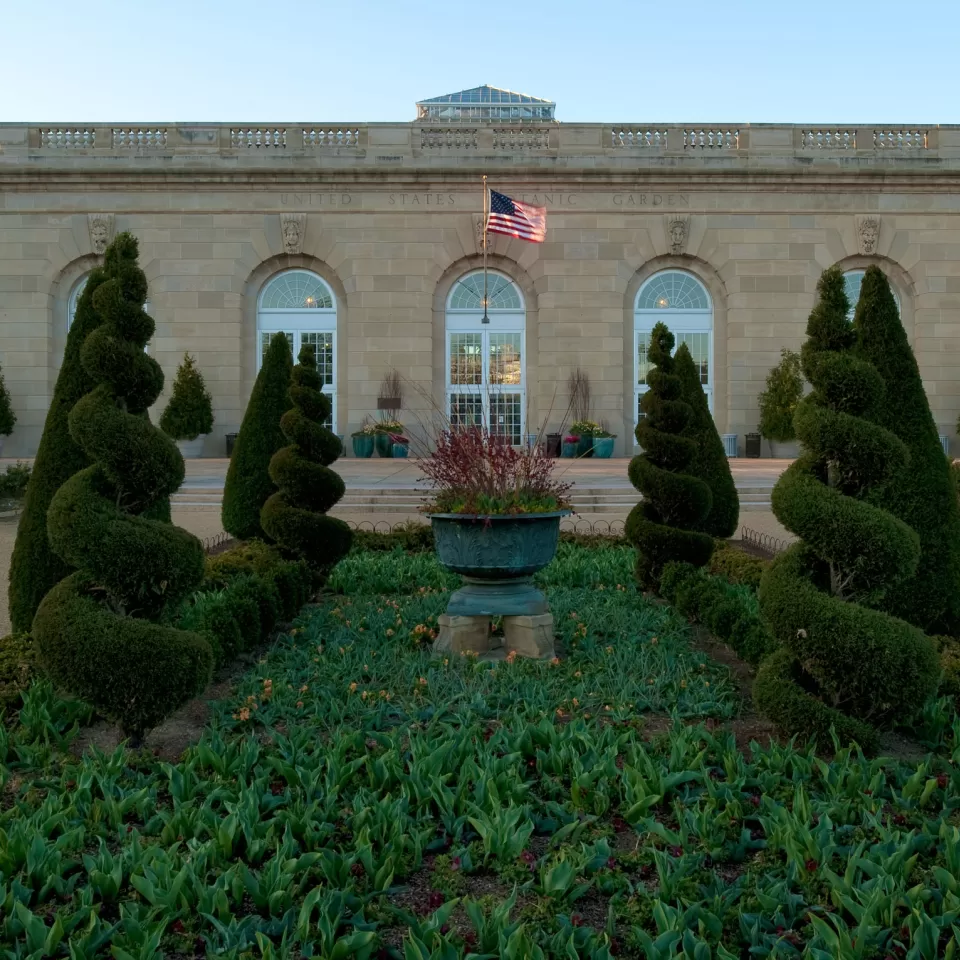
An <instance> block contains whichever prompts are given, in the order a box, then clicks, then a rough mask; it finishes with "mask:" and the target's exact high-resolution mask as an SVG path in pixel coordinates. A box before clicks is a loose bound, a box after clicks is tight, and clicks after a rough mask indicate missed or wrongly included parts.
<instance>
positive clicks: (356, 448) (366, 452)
mask: <svg viewBox="0 0 960 960" xmlns="http://www.w3.org/2000/svg"><path fill="white" fill-rule="evenodd" d="M351 440H352V441H353V455H354V456H355V457H364V458H366V457H372V456H373V434H372V433H362V434H360V436H358V437H351Z"/></svg>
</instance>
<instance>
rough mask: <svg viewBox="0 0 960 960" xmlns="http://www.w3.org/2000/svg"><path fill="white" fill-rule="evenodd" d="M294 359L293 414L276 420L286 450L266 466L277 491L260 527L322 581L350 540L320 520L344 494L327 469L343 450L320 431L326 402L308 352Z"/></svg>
mask: <svg viewBox="0 0 960 960" xmlns="http://www.w3.org/2000/svg"><path fill="white" fill-rule="evenodd" d="M298 359H299V363H298V364H297V366H295V367H294V368H293V375H292V378H291V380H292V382H291V386H290V394H289V395H290V400H291V402H292V403H293V408H292V409H291V410H288V411H287V412H286V413H285V414H284V415H283V417H282V418H281V419H280V429H281V430H283V434H284V436H285V437H286V438H287V439H288V440H289V441H290V445H289V446H286V447H282V448H281V449H280V450H278V451H277V452H276V453H275V454H274V455H273V459H272V460H271V461H270V479H271V480H273V482H274V483H275V484H276V485H277V487H278V488H279V489H278V491H277V492H276V493H275V494H273V495H272V496H271V497H270V499H269V500H267V502H266V503H265V504H264V505H263V509H262V510H261V511H260V524H261V526H262V527H263V529H264V530H265V531H266V532H267V533H268V534H269V536H271V537H272V538H273V539H274V540H276V542H277V543H278V544H279V545H280V547H281V548H282V549H284V550H285V551H288V552H289V553H292V554H293V555H294V556H296V557H298V558H299V559H301V560H303V561H305V562H306V563H307V564H308V565H309V566H310V568H311V569H312V570H313V571H314V572H315V573H316V574H317V575H318V577H322V576H324V575H325V574H326V573H327V572H329V571H330V570H331V569H332V568H333V566H334V565H335V564H336V563H337V561H338V560H339V559H340V558H341V557H343V556H345V555H346V554H347V553H348V552H349V550H350V543H351V540H352V537H353V534H352V533H351V531H350V528H349V527H348V526H347V524H346V523H344V522H343V521H342V520H338V519H336V518H335V517H328V516H326V512H327V511H328V510H329V509H330V508H331V507H332V506H333V505H334V504H335V503H336V502H337V501H338V500H339V499H340V498H341V497H342V496H343V494H344V490H345V487H344V483H343V480H341V479H340V477H339V476H338V475H337V474H336V473H334V471H333V470H331V469H330V467H329V465H330V464H331V463H333V462H334V461H335V460H336V459H337V458H338V457H339V456H340V454H341V453H342V452H343V446H342V444H341V443H340V440H339V438H338V437H337V436H336V435H335V434H333V433H331V432H330V431H329V430H328V429H327V428H326V427H325V426H323V423H324V421H325V420H326V419H327V417H329V416H330V398H329V397H328V396H326V394H324V393H323V391H322V389H321V387H322V381H321V379H320V374H319V373H317V359H316V353H315V351H314V349H313V348H312V347H310V346H304V347H303V348H302V349H301V350H300V356H299V358H298Z"/></svg>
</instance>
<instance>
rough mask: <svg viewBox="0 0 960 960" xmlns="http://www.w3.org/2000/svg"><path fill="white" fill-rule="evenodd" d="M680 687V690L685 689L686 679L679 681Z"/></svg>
mask: <svg viewBox="0 0 960 960" xmlns="http://www.w3.org/2000/svg"><path fill="white" fill-rule="evenodd" d="M680 689H681V690H686V689H687V681H686V680H681V681H680Z"/></svg>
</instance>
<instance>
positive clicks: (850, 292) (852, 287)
mask: <svg viewBox="0 0 960 960" xmlns="http://www.w3.org/2000/svg"><path fill="white" fill-rule="evenodd" d="M865 273H866V270H849V271H848V272H847V273H845V274H844V275H843V286H844V288H845V289H846V291H847V299H848V300H849V301H850V312H849V313H848V314H847V319H849V320H852V319H853V315H854V314H855V313H856V312H857V303H858V302H859V301H860V287H861V286H862V285H863V275H864V274H865ZM890 292H891V293H892V294H893V299H894V300H896V302H897V313H899V312H900V297H899V295H898V294H897V291H896V290H894V289H893V284H891V285H890Z"/></svg>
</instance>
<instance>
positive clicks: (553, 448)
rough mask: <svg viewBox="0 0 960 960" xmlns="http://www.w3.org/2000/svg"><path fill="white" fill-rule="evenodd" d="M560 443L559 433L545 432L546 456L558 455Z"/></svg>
mask: <svg viewBox="0 0 960 960" xmlns="http://www.w3.org/2000/svg"><path fill="white" fill-rule="evenodd" d="M560 445H561V440H560V434H559V433H548V434H547V456H548V457H559V456H560Z"/></svg>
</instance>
